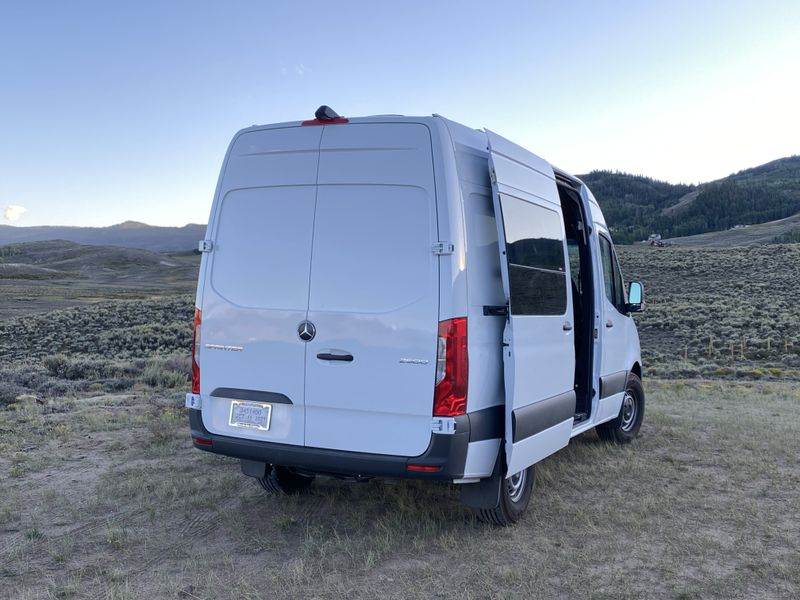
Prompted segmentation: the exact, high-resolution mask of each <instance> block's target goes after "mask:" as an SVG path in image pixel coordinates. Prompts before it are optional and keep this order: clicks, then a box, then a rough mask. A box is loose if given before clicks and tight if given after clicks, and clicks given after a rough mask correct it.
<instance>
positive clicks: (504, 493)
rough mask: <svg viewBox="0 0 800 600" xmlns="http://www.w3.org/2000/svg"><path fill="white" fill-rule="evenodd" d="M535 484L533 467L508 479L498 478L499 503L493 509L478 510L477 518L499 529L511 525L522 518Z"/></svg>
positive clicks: (534, 467)
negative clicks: (520, 479)
mask: <svg viewBox="0 0 800 600" xmlns="http://www.w3.org/2000/svg"><path fill="white" fill-rule="evenodd" d="M518 478H522V481H519V479H518ZM535 483H536V466H535V465H531V466H530V467H528V468H527V469H525V470H523V471H520V472H519V473H517V474H516V475H512V476H511V477H509V478H508V479H506V478H504V477H500V478H499V485H500V501H499V502H498V504H497V506H495V507H494V508H488V509H487V508H481V509H479V510H478V518H479V519H480V520H481V521H483V522H484V523H489V524H490V525H497V526H499V527H507V526H509V525H513V524H514V523H516V522H517V521H519V520H520V519H521V518H522V515H523V514H525V511H526V510H527V509H528V504H530V501H531V496H532V495H533V488H534V485H535Z"/></svg>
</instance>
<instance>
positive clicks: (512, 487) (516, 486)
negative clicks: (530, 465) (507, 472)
mask: <svg viewBox="0 0 800 600" xmlns="http://www.w3.org/2000/svg"><path fill="white" fill-rule="evenodd" d="M527 478H528V470H527V469H524V470H522V471H520V472H519V473H516V474H515V475H512V476H511V477H509V478H508V479H506V490H507V491H508V499H509V500H511V502H517V501H519V499H520V498H522V494H523V493H524V491H525V481H526V479H527Z"/></svg>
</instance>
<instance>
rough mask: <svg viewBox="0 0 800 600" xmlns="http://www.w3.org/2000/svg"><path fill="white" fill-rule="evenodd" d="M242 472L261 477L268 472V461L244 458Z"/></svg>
mask: <svg viewBox="0 0 800 600" xmlns="http://www.w3.org/2000/svg"><path fill="white" fill-rule="evenodd" d="M242 473H244V474H245V475H247V476H248V477H255V478H256V479H261V478H262V477H264V476H265V475H266V474H267V463H263V462H261V461H258V460H246V459H244V458H243V459H242Z"/></svg>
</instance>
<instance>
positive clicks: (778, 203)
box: [0, 156, 800, 252]
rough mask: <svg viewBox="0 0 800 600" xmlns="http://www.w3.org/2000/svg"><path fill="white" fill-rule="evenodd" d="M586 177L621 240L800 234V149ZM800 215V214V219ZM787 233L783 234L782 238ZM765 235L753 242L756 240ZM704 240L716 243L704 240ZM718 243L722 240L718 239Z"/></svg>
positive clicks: (75, 230) (73, 230) (17, 238)
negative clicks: (713, 175)
mask: <svg viewBox="0 0 800 600" xmlns="http://www.w3.org/2000/svg"><path fill="white" fill-rule="evenodd" d="M580 178H581V179H582V180H583V181H584V182H586V184H587V185H588V186H589V187H590V188H591V190H592V192H593V193H594V195H595V196H596V197H597V199H598V201H599V202H600V206H601V207H602V208H603V214H604V215H605V217H606V221H607V222H608V225H609V227H610V228H611V229H612V233H613V234H614V240H615V241H616V242H617V243H623V244H625V243H633V242H637V241H640V240H645V239H647V238H648V236H650V234H653V233H655V234H660V235H661V236H662V237H663V238H677V237H681V238H683V239H685V238H687V237H689V236H695V235H699V234H709V233H712V232H724V231H727V230H730V229H732V228H734V227H736V226H737V225H756V224H762V223H771V222H777V223H776V224H775V226H774V227H772V226H770V227H765V228H760V229H758V230H754V232H755V231H758V232H759V234H758V236H755V235H754V233H753V234H748V235H747V236H745V235H743V234H737V235H736V236H723V238H718V237H716V236H715V237H714V238H713V239H714V240H720V241H719V243H720V244H722V243H725V244H727V243H728V242H727V239H728V238H730V239H736V240H740V239H741V240H745V239H747V240H751V242H750V243H764V241H763V240H765V239H766V238H768V237H769V234H770V232H772V231H773V230H774V231H775V232H776V238H775V241H792V240H794V239H800V226H798V227H797V228H795V227H794V225H793V223H794V220H793V219H788V220H787V217H791V216H793V215H797V214H800V156H788V157H786V158H779V159H777V160H773V161H771V162H768V163H765V164H763V165H760V166H757V167H753V168H750V169H744V170H742V171H739V172H737V173H733V174H732V175H729V176H728V177H724V178H722V179H718V180H716V181H711V182H708V183H701V184H699V185H685V184H673V183H667V182H666V181H658V180H656V179H652V178H650V177H646V176H643V175H631V174H629V173H621V172H616V171H592V172H591V173H588V174H586V175H580ZM799 222H800V221H799ZM205 231H206V226H205V225H202V224H196V223H190V224H188V225H184V226H183V227H158V226H154V225H147V224H145V223H140V222H138V221H125V222H123V223H118V224H117V225H111V226H109V227H61V226H40V227H12V226H9V225H0V246H2V245H6V244H16V243H21V242H38V241H47V240H66V241H69V242H75V243H78V244H90V245H99V246H121V247H124V248H142V249H145V250H151V251H154V252H179V251H186V250H194V249H195V248H197V242H198V241H199V240H201V239H202V238H203V237H204V236H205ZM778 236H780V238H779V237H778ZM756 239H757V240H758V242H756V241H752V240H756ZM702 243H703V245H706V244H707V243H709V242H708V241H707V240H705V239H704V240H702ZM715 243H716V242H715Z"/></svg>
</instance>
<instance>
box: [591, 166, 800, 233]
mask: <svg viewBox="0 0 800 600" xmlns="http://www.w3.org/2000/svg"><path fill="white" fill-rule="evenodd" d="M580 177H581V179H583V181H584V182H586V184H587V185H588V186H589V187H590V188H591V189H592V191H593V192H594V195H595V196H596V197H597V199H598V201H599V202H600V205H601V206H602V207H603V212H604V213H605V216H606V220H607V221H608V224H609V226H610V227H611V228H612V230H613V233H614V239H615V241H618V242H619V243H632V242H636V241H639V240H643V239H647V237H648V236H649V235H650V234H652V233H658V234H661V235H662V236H663V237H664V238H677V237H681V238H685V237H687V236H694V235H697V234H708V233H710V232H722V231H726V230H730V229H731V228H733V227H736V226H737V225H755V224H759V223H767V222H772V221H776V222H777V221H783V220H785V219H786V218H787V217H790V216H792V215H795V214H798V213H800V156H790V157H787V158H781V159H778V160H774V161H772V162H769V163H766V164H764V165H761V166H758V167H754V168H751V169H745V170H743V171H739V172H738V173H734V174H732V175H729V176H728V177H725V178H723V179H719V180H716V181H712V182H708V183H703V184H700V185H696V186H690V185H683V184H677V185H676V184H671V183H667V182H664V181H657V180H655V179H650V178H648V177H643V176H639V175H629V174H627V173H618V172H612V171H592V172H591V173H588V174H586V175H581V176H580ZM783 225H786V223H783V224H782V225H781V224H779V225H778V226H777V227H776V228H775V229H776V233H775V235H776V236H777V235H786V234H788V235H790V236H791V235H792V234H793V231H795V229H793V226H792V227H789V228H788V229H787V228H786V227H784V226H783ZM769 229H770V228H766V230H769ZM773 237H774V236H773ZM739 238H741V240H742V241H744V242H745V243H748V242H749V243H764V238H763V236H758V240H757V241H753V240H754V239H755V238H752V239H751V238H748V237H747V236H741V235H738V236H732V238H731V239H739ZM723 239H724V238H723ZM766 241H772V240H771V239H767V240H766ZM723 243H724V244H727V243H728V242H727V241H725V242H723Z"/></svg>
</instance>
